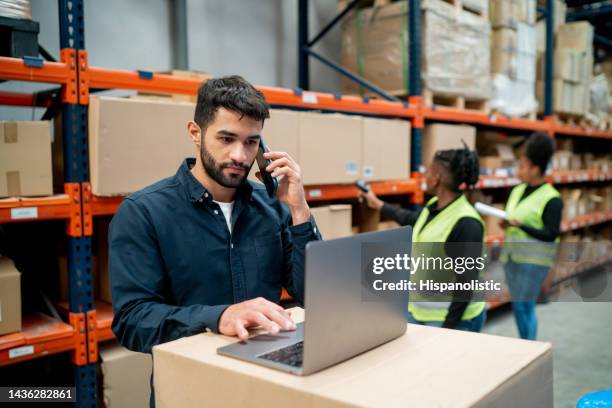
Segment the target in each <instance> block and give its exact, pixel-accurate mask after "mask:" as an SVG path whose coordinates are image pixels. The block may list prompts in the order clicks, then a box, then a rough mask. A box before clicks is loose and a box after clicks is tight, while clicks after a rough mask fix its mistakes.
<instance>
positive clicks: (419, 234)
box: [408, 195, 485, 322]
mask: <svg viewBox="0 0 612 408" xmlns="http://www.w3.org/2000/svg"><path fill="white" fill-rule="evenodd" d="M437 200H438V198H437V197H434V198H432V199H431V200H429V202H428V203H427V206H426V207H425V208H424V209H423V211H421V214H420V215H419V218H418V219H417V221H416V223H415V224H414V228H413V231H412V242H413V253H412V254H413V256H416V255H415V244H416V247H418V249H419V252H421V254H422V255H425V256H444V254H439V253H436V254H434V253H433V252H438V251H442V252H443V249H442V248H443V247H442V246H440V245H435V246H432V247H430V248H431V252H430V253H428V254H423V253H422V252H423V251H427V249H426V247H427V246H426V245H425V246H424V245H419V244H420V243H434V242H435V243H444V242H446V240H447V239H448V236H449V235H450V233H451V231H452V230H453V228H454V227H455V225H456V224H457V222H458V221H459V220H460V219H461V218H465V217H469V218H474V219H475V220H478V221H479V222H480V223H481V224H482V226H483V230H484V222H483V221H482V218H480V215H479V214H478V212H476V210H475V209H474V207H473V206H472V205H471V204H470V203H469V201H468V200H467V198H465V196H464V195H461V197H459V198H457V199H456V200H455V201H454V202H453V203H451V204H450V205H448V206H447V207H446V208H445V209H444V210H442V212H441V213H440V214H438V215H437V216H436V217H435V218H434V219H432V220H431V221H430V222H429V223H427V225H425V226H424V227H423V225H424V224H425V221H426V220H427V217H428V216H429V209H428V206H429V205H431V204H433V203H435V202H436V201H437ZM483 241H484V234H483ZM433 248H437V249H438V250H437V251H436V250H435V249H433ZM421 254H419V255H421ZM434 273H435V272H434V271H427V270H424V269H419V270H418V271H417V272H416V273H415V274H414V275H412V277H413V279H414V280H415V281H416V282H418V281H420V280H424V279H427V275H428V274H430V275H431V274H434ZM415 294H416V292H413V293H412V296H413V298H416V299H418V300H416V301H410V302H409V303H408V311H409V312H410V313H411V314H412V315H413V316H414V318H415V319H416V320H419V321H424V322H428V321H444V320H445V319H446V315H447V314H448V308H449V306H450V304H451V302H449V301H444V302H436V301H426V300H422V299H423V296H414V295H415ZM484 308H485V302H470V304H469V305H468V307H467V308H466V309H465V311H464V312H463V316H462V318H461V319H462V320H470V319H473V318H474V317H476V316H478V315H479V314H480V313H482V311H483V310H484Z"/></svg>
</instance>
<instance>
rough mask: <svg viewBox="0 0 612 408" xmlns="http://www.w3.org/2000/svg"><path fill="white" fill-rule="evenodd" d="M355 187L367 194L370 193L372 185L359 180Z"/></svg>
mask: <svg viewBox="0 0 612 408" xmlns="http://www.w3.org/2000/svg"><path fill="white" fill-rule="evenodd" d="M355 185H356V186H357V188H358V189H360V190H361V191H363V192H364V193H367V192H368V191H370V185H369V184H368V182H367V181H365V180H361V179H359V180H357V181H356V182H355Z"/></svg>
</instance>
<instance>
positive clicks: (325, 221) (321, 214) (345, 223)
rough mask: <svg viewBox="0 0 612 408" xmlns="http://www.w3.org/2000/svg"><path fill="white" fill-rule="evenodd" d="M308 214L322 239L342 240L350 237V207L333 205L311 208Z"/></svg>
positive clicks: (347, 205)
mask: <svg viewBox="0 0 612 408" xmlns="http://www.w3.org/2000/svg"><path fill="white" fill-rule="evenodd" d="M310 213H311V214H312V216H313V217H314V218H315V220H316V222H317V226H318V227H319V231H321V235H322V236H323V239H334V238H343V237H348V236H350V235H352V231H351V206H350V205H349V204H333V205H326V206H322V207H313V208H311V209H310Z"/></svg>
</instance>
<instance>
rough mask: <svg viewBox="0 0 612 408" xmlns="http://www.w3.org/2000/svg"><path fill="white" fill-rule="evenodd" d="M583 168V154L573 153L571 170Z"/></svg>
mask: <svg viewBox="0 0 612 408" xmlns="http://www.w3.org/2000/svg"><path fill="white" fill-rule="evenodd" d="M583 168H584V165H583V163H582V156H580V155H579V154H576V153H572V155H571V156H570V170H582V169H583Z"/></svg>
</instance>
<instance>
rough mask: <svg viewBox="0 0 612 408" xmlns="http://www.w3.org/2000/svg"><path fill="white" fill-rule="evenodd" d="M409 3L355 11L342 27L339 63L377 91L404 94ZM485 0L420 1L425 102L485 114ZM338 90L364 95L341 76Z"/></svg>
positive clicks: (487, 52)
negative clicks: (340, 86) (375, 87)
mask: <svg viewBox="0 0 612 408" xmlns="http://www.w3.org/2000/svg"><path fill="white" fill-rule="evenodd" d="M407 15H408V2H407V1H397V2H392V3H388V4H385V5H383V6H377V5H376V4H375V6H374V7H369V8H362V9H357V10H354V11H352V12H351V14H350V15H349V16H348V17H347V18H346V19H345V20H344V22H343V25H342V65H343V66H344V67H345V68H347V69H348V70H349V71H351V72H354V73H355V74H357V75H359V76H361V77H362V78H365V79H366V80H367V81H369V82H370V83H372V84H374V85H376V86H377V87H379V88H380V89H383V90H384V91H386V92H388V93H390V94H392V95H395V96H405V95H407V94H408V90H409V83H408V66H409V64H410V61H409V55H408V44H409V38H408V26H407V22H408V17H407ZM487 15H488V3H487V1H486V0H470V1H464V2H461V0H455V1H453V2H452V3H449V2H446V1H443V0H423V1H422V2H421V16H422V20H421V21H422V32H421V38H422V46H421V52H422V55H421V62H422V65H421V79H422V85H423V94H424V98H425V102H426V104H428V105H433V104H438V105H446V106H451V107H456V108H462V109H463V108H468V109H478V110H484V111H488V102H487V101H488V99H489V96H490V75H489V72H490V61H489V59H490V47H489V44H490V32H491V26H490V24H489V21H488V18H487ZM342 80H343V82H342V91H343V93H347V94H364V93H365V90H364V89H361V88H360V87H359V86H358V85H357V84H355V83H354V82H352V81H350V80H348V79H345V78H343V79H342Z"/></svg>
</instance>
